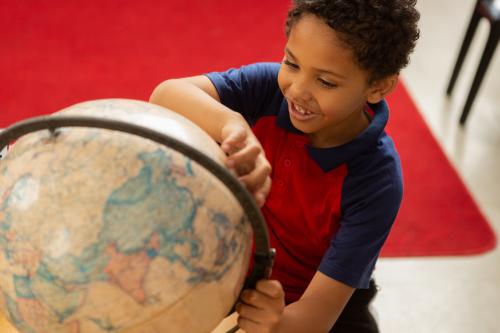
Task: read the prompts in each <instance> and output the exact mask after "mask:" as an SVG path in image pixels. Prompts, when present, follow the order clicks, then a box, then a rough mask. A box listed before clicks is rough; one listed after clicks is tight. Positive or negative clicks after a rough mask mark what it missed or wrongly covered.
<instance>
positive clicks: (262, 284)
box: [255, 280, 284, 299]
mask: <svg viewBox="0 0 500 333" xmlns="http://www.w3.org/2000/svg"><path fill="white" fill-rule="evenodd" d="M255 289H257V291H259V292H261V293H262V294H264V295H266V296H268V297H271V298H275V299H281V298H283V297H284V291H283V287H282V286H281V283H280V282H279V281H278V280H259V281H257V285H256V286H255Z"/></svg>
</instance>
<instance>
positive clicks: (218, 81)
mask: <svg viewBox="0 0 500 333" xmlns="http://www.w3.org/2000/svg"><path fill="white" fill-rule="evenodd" d="M279 68H280V64H279V63H256V64H252V65H247V66H242V67H241V68H238V69H230V70H228V71H226V72H212V73H208V74H206V76H207V77H208V78H209V79H210V81H211V82H212V83H213V84H214V86H215V88H216V89H217V92H218V94H219V98H220V101H221V103H222V104H224V105H225V106H227V107H228V108H230V109H232V110H234V111H236V112H239V113H240V114H242V115H243V117H245V119H246V120H247V121H248V122H249V123H250V124H252V125H253V124H254V123H255V122H256V121H257V119H258V118H260V117H261V116H263V115H268V114H269V113H272V112H277V109H279V108H278V107H277V106H276V105H279V104H276V103H278V102H279V100H278V99H277V97H278V96H277V94H279V87H278V71H279Z"/></svg>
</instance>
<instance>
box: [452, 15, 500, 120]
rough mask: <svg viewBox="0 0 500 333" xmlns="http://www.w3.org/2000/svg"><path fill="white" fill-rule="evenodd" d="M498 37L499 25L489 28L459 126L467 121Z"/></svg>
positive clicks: (499, 35) (499, 33) (499, 34)
mask: <svg viewBox="0 0 500 333" xmlns="http://www.w3.org/2000/svg"><path fill="white" fill-rule="evenodd" d="M499 37H500V24H494V25H492V26H491V30H490V34H489V36H488V41H487V42H486V46H485V47H484V51H483V55H482V57H481V61H480V62H479V66H478V68H477V71H476V75H475V76H474V81H473V82H472V85H471V88H470V90H469V95H468V96H467V101H466V102H465V105H464V108H463V110H462V115H461V116H460V125H464V124H465V121H466V120H467V116H468V115H469V111H470V108H471V106H472V103H473V102H474V98H475V97H476V94H477V91H478V90H479V87H480V86H481V82H482V81H483V77H484V74H485V73H486V70H487V69H488V65H489V63H490V60H491V58H492V57H493V53H495V49H496V46H497V44H498V39H499Z"/></svg>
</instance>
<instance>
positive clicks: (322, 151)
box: [276, 99, 389, 172]
mask: <svg viewBox="0 0 500 333" xmlns="http://www.w3.org/2000/svg"><path fill="white" fill-rule="evenodd" d="M368 106H369V107H370V109H371V110H372V111H373V118H372V121H371V122H370V124H369V125H368V127H367V128H366V129H365V130H364V131H363V132H362V133H361V134H360V135H359V136H358V137H356V138H355V139H354V140H352V141H349V142H347V143H345V144H343V145H341V146H337V147H332V148H315V147H311V146H309V145H308V146H307V149H308V152H309V155H310V156H311V157H312V159H313V160H314V161H315V162H316V163H318V165H319V166H320V168H321V169H322V170H323V171H324V172H328V171H330V170H332V169H334V168H336V167H338V166H339V165H341V164H343V163H346V162H348V161H350V160H351V159H352V158H354V157H355V156H356V155H358V154H360V153H362V152H363V151H364V150H366V149H367V148H369V147H373V146H374V145H376V143H377V142H378V140H379V138H380V136H381V135H382V134H383V133H384V128H385V125H386V124H387V121H388V119H389V108H388V106H387V103H386V102H385V100H382V101H380V102H379V103H376V104H368ZM276 122H277V124H278V126H280V127H281V128H283V129H285V130H287V131H289V132H291V133H294V134H300V135H303V133H302V132H301V131H300V130H298V129H296V128H295V127H294V126H293V124H292V122H291V121H290V116H289V114H288V103H287V101H286V100H285V99H283V102H282V103H281V106H280V110H279V113H278V117H277V120H276Z"/></svg>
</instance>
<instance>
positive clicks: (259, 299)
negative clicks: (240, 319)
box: [240, 289, 284, 310]
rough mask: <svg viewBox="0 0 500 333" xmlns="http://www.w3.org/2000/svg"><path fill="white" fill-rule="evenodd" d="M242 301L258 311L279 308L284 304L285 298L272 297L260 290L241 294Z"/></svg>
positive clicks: (246, 291) (245, 291) (249, 290)
mask: <svg viewBox="0 0 500 333" xmlns="http://www.w3.org/2000/svg"><path fill="white" fill-rule="evenodd" d="M240 297H241V300H242V301H243V302H244V303H246V304H248V305H251V306H253V307H256V308H258V309H264V310H265V309H270V308H279V307H280V306H281V305H283V304H284V298H283V299H281V298H275V297H270V296H268V295H267V294H264V293H262V292H260V291H258V290H254V289H247V290H244V291H243V292H242V293H241V296H240Z"/></svg>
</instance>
